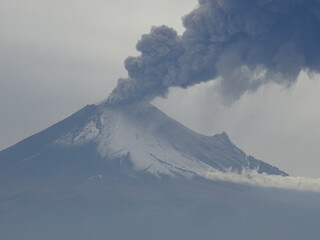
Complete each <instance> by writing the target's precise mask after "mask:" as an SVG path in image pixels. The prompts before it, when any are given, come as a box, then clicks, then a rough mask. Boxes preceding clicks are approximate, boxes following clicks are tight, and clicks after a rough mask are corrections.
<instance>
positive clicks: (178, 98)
mask: <svg viewBox="0 0 320 240" xmlns="http://www.w3.org/2000/svg"><path fill="white" fill-rule="evenodd" d="M196 4H197V2H196V0H162V1H156V0H136V1H129V0H117V1H111V0H104V1H102V0H91V1H88V0H77V1H75V0H69V1H62V0H56V1H49V0H29V1H23V0H2V1H1V2H0V31H1V38H0V149H4V148H6V147H9V146H11V145H12V144H14V143H16V142H18V141H20V140H22V139H23V138H25V137H27V136H30V135H32V134H34V133H37V132H38V131H40V130H43V129H45V128H46V127H49V126H50V125H51V124H53V123H55V122H57V121H59V120H62V119H63V118H65V117H67V116H68V115H71V114H72V113H73V112H75V111H76V110H78V109H80V108H81V107H83V106H84V105H86V104H92V103H95V102H98V101H100V100H102V99H104V98H106V97H107V96H108V94H109V93H110V92H111V91H112V89H113V88H114V87H115V85H116V81H117V79H118V78H119V77H125V76H126V71H125V70H124V67H123V61H124V59H125V58H126V57H127V56H129V55H136V54H137V52H136V50H135V44H136V42H137V41H138V40H139V39H140V36H141V35H142V34H143V33H148V32H149V31H150V27H151V26H153V25H156V26H157V25H162V24H165V25H168V26H171V27H174V28H175V29H176V30H178V32H179V33H181V32H182V31H183V28H182V24H181V17H182V16H183V15H185V14H186V13H188V12H190V11H191V10H192V9H193V8H194V6H196ZM319 91H320V77H319V76H313V77H309V76H308V75H307V74H305V73H301V74H300V77H299V81H298V82H297V83H296V84H295V85H293V86H292V87H291V88H289V89H286V88H283V87H280V86H277V85H275V84H269V85H266V86H263V87H261V88H260V89H259V90H258V91H257V92H255V93H251V94H245V95H244V96H242V98H241V99H240V100H238V101H237V102H235V103H234V104H233V105H232V106H225V105H223V104H222V103H221V101H220V98H219V96H218V94H216V92H215V84H214V83H213V82H208V83H205V84H200V85H196V86H194V87H191V88H189V89H187V90H181V89H171V90H170V94H169V97H168V99H165V100H164V99H156V100H155V101H154V104H155V105H156V106H158V107H159V108H161V109H162V110H163V111H165V112H166V113H167V114H168V115H170V116H172V117H173V118H175V119H177V120H178V121H180V122H182V123H183V124H185V125H187V126H188V127H190V128H191V129H193V130H195V131H197V132H200V133H203V134H207V135H213V134H215V133H220V132H222V131H226V132H227V133H228V134H229V136H230V138H231V140H232V141H233V142H235V143H236V145H237V146H239V147H240V148H242V149H243V150H244V151H245V152H246V153H247V154H249V155H253V156H255V157H256V158H259V159H261V160H264V161H266V162H268V163H271V164H273V165H276V166H278V167H279V168H281V169H282V170H284V171H286V172H288V173H289V174H291V175H294V176H311V177H320V161H319V157H318V156H319V154H318V149H319V146H320V141H319V137H320V127H319V122H320V108H319V102H320V94H319Z"/></svg>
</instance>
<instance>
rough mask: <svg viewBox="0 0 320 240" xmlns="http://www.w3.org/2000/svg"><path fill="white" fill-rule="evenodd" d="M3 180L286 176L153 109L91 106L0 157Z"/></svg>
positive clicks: (144, 105) (219, 137) (225, 140)
mask: <svg viewBox="0 0 320 240" xmlns="http://www.w3.org/2000/svg"><path fill="white" fill-rule="evenodd" d="M0 167H1V168H0V179H1V178H2V179H3V181H5V180H8V179H10V176H16V178H20V179H23V178H26V179H29V180H30V179H32V178H40V177H41V176H46V179H50V178H52V179H54V178H62V177H63V178H64V179H68V178H70V179H72V178H90V177H92V176H100V175H104V174H107V173H112V172H113V173H115V172H116V171H115V169H118V170H121V169H122V170H124V169H127V170H130V171H131V170H132V171H134V172H143V173H148V174H151V175H154V176H157V177H159V176H163V175H167V176H173V177H178V176H185V177H192V176H202V177H205V176H206V174H207V173H208V172H210V171H222V172H227V171H233V172H238V173H240V172H242V171H247V170H256V171H258V172H259V173H266V174H271V175H283V176H285V175H287V174H286V173H284V172H282V171H280V170H279V169H278V168H276V167H273V166H271V165H269V164H267V163H265V162H262V161H259V160H256V159H254V158H253V157H251V156H247V155H246V154H245V153H244V152H243V151H241V150H240V149H239V148H237V147H236V146H235V145H234V144H233V143H232V142H231V141H230V139H229V138H228V136H227V134H226V133H222V134H218V135H215V136H211V137H209V136H204V135H201V134H198V133H195V132H193V131H192V130H190V129H188V128H186V127H184V126H183V125H181V124H180V123H178V122H176V121H175V120H173V119H171V118H170V117H168V116H167V115H165V114H164V113H162V112H161V111H159V110H158V109H157V108H155V107H154V106H152V105H151V104H148V103H136V104H131V105H120V106H110V105H108V104H101V105H98V106H95V105H90V106H86V107H85V108H83V109H82V110H80V111H78V112H77V113H75V114H74V115H72V116H70V117H69V118H67V119H65V120H63V121H61V122H59V123H57V124H55V125H54V126H52V127H50V128H48V129H46V130H44V131H42V132H40V133H38V134H36V135H34V136H32V137H30V138H28V139H26V140H24V141H22V142H20V143H18V144H16V145H14V146H13V147H11V148H8V149H6V150H4V151H2V152H0Z"/></svg>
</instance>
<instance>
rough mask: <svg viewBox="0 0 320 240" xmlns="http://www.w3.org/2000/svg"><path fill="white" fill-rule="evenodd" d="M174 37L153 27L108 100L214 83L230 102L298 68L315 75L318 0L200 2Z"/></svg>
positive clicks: (289, 80) (292, 77) (319, 67)
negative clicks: (217, 80)
mask: <svg viewBox="0 0 320 240" xmlns="http://www.w3.org/2000/svg"><path fill="white" fill-rule="evenodd" d="M183 25H184V27H185V32H184V33H183V34H182V36H179V35H178V34H177V32H176V31H175V30H174V29H172V28H169V27H166V26H161V27H153V28H152V30H151V32H150V33H149V34H146V35H143V36H142V39H141V40H140V41H139V42H138V44H137V50H138V51H140V52H141V55H140V56H138V57H129V58H128V59H127V60H126V61H125V67H126V69H127V71H128V75H129V77H128V78H124V79H119V81H118V85H117V87H116V88H115V89H114V91H113V92H112V93H111V95H110V96H109V102H110V103H118V102H126V101H136V100H152V99H153V98H154V97H156V96H165V95H166V93H167V92H168V89H169V87H173V86H178V87H182V88H187V87H189V86H192V85H194V84H197V83H200V82H205V81H209V80H214V79H220V81H219V85H218V89H219V91H220V93H221V95H222V96H223V97H224V98H225V99H227V100H228V101H234V100H237V99H239V98H240V97H241V95H242V94H244V93H245V92H248V91H255V90H256V89H257V88H259V87H260V86H261V85H264V84H266V83H268V82H270V81H273V82H276V83H279V84H283V85H285V86H290V85H292V84H293V83H294V82H295V81H296V80H297V77H298V75H299V73H300V72H301V71H302V70H305V71H308V72H310V73H318V72H319V71H320V1H319V0H199V5H198V7H197V8H195V9H194V10H193V11H192V12H191V13H189V14H188V15H186V16H185V17H184V18H183Z"/></svg>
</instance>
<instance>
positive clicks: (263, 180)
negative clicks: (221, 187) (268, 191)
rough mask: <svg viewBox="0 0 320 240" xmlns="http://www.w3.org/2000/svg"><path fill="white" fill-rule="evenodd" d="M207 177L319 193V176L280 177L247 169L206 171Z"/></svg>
mask: <svg viewBox="0 0 320 240" xmlns="http://www.w3.org/2000/svg"><path fill="white" fill-rule="evenodd" d="M205 177H207V178H209V179H212V180H217V181H227V182H233V183H240V184H245V185H253V186H261V187H274V188H283V189H291V190H298V191H312V192H319V193H320V178H307V177H290V176H289V177H282V176H273V175H266V174H259V173H257V172H256V171H247V172H243V173H242V174H237V173H222V172H218V171H217V172H208V173H207V174H206V176H205Z"/></svg>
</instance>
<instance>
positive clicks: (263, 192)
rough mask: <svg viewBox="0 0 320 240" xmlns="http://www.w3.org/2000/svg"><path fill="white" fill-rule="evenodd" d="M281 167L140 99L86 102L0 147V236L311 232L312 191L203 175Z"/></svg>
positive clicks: (315, 218) (270, 171) (318, 199)
mask: <svg viewBox="0 0 320 240" xmlns="http://www.w3.org/2000/svg"><path fill="white" fill-rule="evenodd" d="M217 172H218V173H223V174H230V173H231V174H239V175H240V174H242V173H244V172H255V173H256V174H261V175H267V176H277V177H280V176H281V177H282V176H283V177H285V176H287V174H286V173H285V172H284V171H281V170H279V169H278V168H276V167H274V166H271V165H270V164H267V163H265V162H263V161H260V160H257V159H255V158H254V157H252V156H248V155H247V154H245V153H244V152H243V151H242V150H240V149H239V148H237V147H236V146H235V145H234V144H233V143H232V142H231V141H230V139H229V137H228V135H227V134H226V133H221V134H218V135H214V136H205V135H201V134H198V133H195V132H194V131H192V130H190V129H188V128H187V127H185V126H183V125H181V124H180V123H178V122H177V121H175V120H174V119H172V118H170V117H169V116H167V115H165V114H164V113H162V112H161V111H160V110H158V109H157V108H156V107H154V106H153V105H151V104H150V103H146V102H136V103H132V104H119V105H110V104H108V103H106V102H105V103H101V104H98V105H88V106H86V107H84V108H83V109H81V110H80V111H78V112H76V113H75V114H73V115H71V116H70V117H68V118H66V119H65V120H63V121H61V122H59V123H57V124H55V125H53V126H51V127H49V128H48V129H46V130H44V131H42V132H40V133H38V134H35V135H33V136H31V137H29V138H27V139H25V140H23V141H21V142H19V143H17V144H16V145H14V146H12V147H10V148H8V149H5V150H3V151H1V152H0V238H1V239H7V240H18V239H26V240H29V239H30V240H31V239H32V240H40V239H41V240H43V239H46V240H51V239H52V240H53V239H68V240H70V239H71V240H79V239H80V240H85V239H121V240H122V239H133V240H136V239H139V240H140V239H154V240H160V239H164V238H166V239H183V240H189V239H190V240H191V239H213V238H214V239H240V240H242V239H246V240H248V239H249V240H255V239H260V240H264V239H265V240H267V239H276V240H277V239H291V240H293V239H302V238H306V239H313V236H316V235H320V230H319V228H318V222H319V221H320V204H319V203H320V196H319V194H318V193H311V192H310V193H309V192H298V191H293V190H284V189H274V188H263V187H258V186H251V185H243V184H240V183H235V182H227V181H219V180H213V179H211V178H210V173H217Z"/></svg>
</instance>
